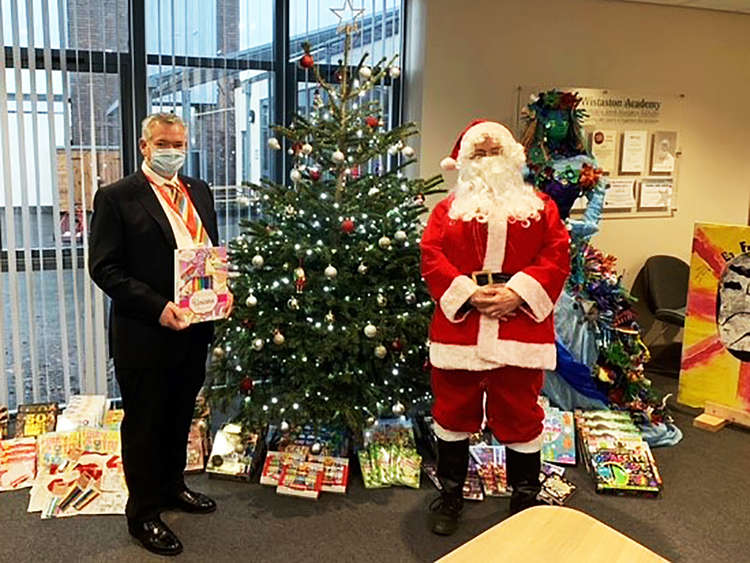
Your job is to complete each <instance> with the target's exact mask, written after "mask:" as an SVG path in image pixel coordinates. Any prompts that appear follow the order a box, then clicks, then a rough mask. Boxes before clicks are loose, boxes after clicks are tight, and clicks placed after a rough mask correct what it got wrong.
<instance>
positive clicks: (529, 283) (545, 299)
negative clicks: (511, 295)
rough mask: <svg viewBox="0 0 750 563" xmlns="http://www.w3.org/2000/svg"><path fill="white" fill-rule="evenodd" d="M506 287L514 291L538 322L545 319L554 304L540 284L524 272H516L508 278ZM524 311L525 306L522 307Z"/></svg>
mask: <svg viewBox="0 0 750 563" xmlns="http://www.w3.org/2000/svg"><path fill="white" fill-rule="evenodd" d="M507 287H508V288H510V289H512V290H513V291H515V292H516V293H517V294H518V295H519V297H521V299H523V300H524V301H525V302H526V305H528V310H529V311H530V312H531V315H530V316H531V318H532V319H534V320H535V321H536V322H538V323H540V322H542V321H543V320H544V319H546V318H547V317H548V316H549V315H550V313H552V310H553V309H554V308H555V304H554V303H553V302H552V300H551V299H550V298H549V295H547V292H546V291H545V289H544V287H543V286H542V284H540V283H539V282H538V281H536V280H535V279H534V278H533V277H532V276H530V275H529V274H527V273H525V272H516V273H515V274H513V276H512V277H511V278H510V280H508V283H507ZM524 311H526V308H524Z"/></svg>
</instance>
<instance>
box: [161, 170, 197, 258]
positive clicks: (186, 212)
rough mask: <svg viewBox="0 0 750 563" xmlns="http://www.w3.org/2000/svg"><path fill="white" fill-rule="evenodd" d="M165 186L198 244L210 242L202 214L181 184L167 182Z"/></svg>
mask: <svg viewBox="0 0 750 563" xmlns="http://www.w3.org/2000/svg"><path fill="white" fill-rule="evenodd" d="M164 187H166V188H167V189H168V191H169V195H170V197H171V198H172V203H174V205H175V207H176V208H177V209H178V210H179V212H180V217H181V218H182V221H183V223H185V226H186V227H187V229H188V231H189V232H190V236H192V237H193V241H194V242H195V243H196V244H198V245H204V244H207V243H208V233H207V232H206V229H204V228H203V222H202V221H201V218H200V215H198V212H197V211H196V210H195V207H194V206H193V203H192V202H191V201H190V198H188V197H187V195H186V194H185V192H184V190H183V188H182V186H181V185H180V184H175V183H172V182H165V184H164Z"/></svg>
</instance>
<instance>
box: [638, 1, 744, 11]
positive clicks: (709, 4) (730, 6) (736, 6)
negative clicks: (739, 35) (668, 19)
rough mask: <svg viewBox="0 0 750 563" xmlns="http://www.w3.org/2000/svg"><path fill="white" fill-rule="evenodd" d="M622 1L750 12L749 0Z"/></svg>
mask: <svg viewBox="0 0 750 563" xmlns="http://www.w3.org/2000/svg"><path fill="white" fill-rule="evenodd" d="M623 1H624V2H646V3H648V4H664V5H667V6H680V7H683V8H700V9H702V10H722V11H725V12H738V13H742V14H750V0H623Z"/></svg>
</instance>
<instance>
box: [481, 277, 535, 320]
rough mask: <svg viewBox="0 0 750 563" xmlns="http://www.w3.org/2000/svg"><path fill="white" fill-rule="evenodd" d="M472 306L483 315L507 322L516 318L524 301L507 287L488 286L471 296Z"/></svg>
mask: <svg viewBox="0 0 750 563" xmlns="http://www.w3.org/2000/svg"><path fill="white" fill-rule="evenodd" d="M470 301H471V304H472V305H473V306H474V308H475V309H476V310H477V311H479V312H480V313H481V314H482V315H486V316H488V317H491V318H493V319H500V320H501V321H506V320H508V319H510V318H512V317H515V316H516V314H517V313H516V310H517V309H518V308H519V307H520V306H521V304H522V303H523V299H521V297H520V296H519V295H518V294H517V293H516V292H515V291H513V290H512V289H509V288H508V287H506V286H505V285H486V286H484V287H480V288H479V289H477V290H476V291H475V292H474V295H472V296H471V300H470Z"/></svg>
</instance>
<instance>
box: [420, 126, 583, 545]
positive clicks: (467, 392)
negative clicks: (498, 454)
mask: <svg viewBox="0 0 750 563" xmlns="http://www.w3.org/2000/svg"><path fill="white" fill-rule="evenodd" d="M524 164H525V154H524V149H523V147H522V146H521V145H520V144H519V143H518V142H517V141H516V140H515V139H514V138H513V136H512V135H511V133H510V131H508V129H506V128H505V127H504V126H503V125H501V124H499V123H495V122H490V121H475V122H473V123H471V124H470V125H469V127H467V128H466V129H465V130H464V131H463V132H462V133H461V135H460V136H459V138H458V140H457V142H456V144H455V146H454V148H453V152H452V154H451V157H450V158H447V159H445V160H444V161H443V163H442V166H443V168H446V169H449V168H457V169H458V171H459V174H458V181H457V183H456V186H455V188H454V189H453V190H452V193H451V194H450V195H449V196H448V197H447V198H445V199H444V200H443V201H441V202H440V203H439V204H438V205H437V206H436V207H435V208H434V210H433V211H432V214H431V215H430V219H429V222H428V224H427V228H426V229H425V232H424V235H423V237H422V243H421V249H422V275H423V277H424V279H425V281H426V282H427V286H428V288H429V291H430V293H431V295H432V297H433V298H434V299H435V301H436V302H437V304H438V306H437V307H436V308H435V313H434V316H433V319H432V324H431V327H430V362H431V364H432V390H433V395H434V398H435V402H434V405H433V419H434V431H435V434H436V436H437V438H438V477H439V479H440V482H441V484H442V486H443V490H442V493H441V497H440V498H439V499H436V501H437V502H436V503H433V506H432V510H433V515H434V518H433V526H432V529H433V532H435V533H438V534H444V535H447V534H451V533H453V532H454V531H455V529H456V527H457V525H458V518H459V516H460V513H461V510H462V507H463V495H462V490H463V485H464V481H465V479H466V471H467V465H468V458H469V439H468V438H469V436H470V435H471V434H472V433H474V432H477V431H478V430H480V428H481V426H482V424H483V422H485V421H486V425H487V427H488V428H489V429H490V430H491V431H492V433H493V434H494V435H495V437H496V438H497V439H498V440H499V441H500V442H501V443H503V444H505V446H506V452H507V455H506V459H507V475H508V482H509V484H510V485H511V486H512V488H513V493H512V497H511V504H510V506H511V513H515V512H518V511H519V510H522V509H524V508H527V507H529V506H532V505H533V504H535V501H536V495H537V494H538V492H539V490H540V485H539V470H540V463H541V461H540V449H541V442H542V427H543V418H544V412H543V410H542V408H541V407H540V406H539V405H538V404H537V399H538V395H539V392H540V390H541V388H542V384H543V378H544V372H543V370H545V369H554V368H555V363H556V352H555V334H554V320H553V309H554V304H555V302H556V301H557V298H558V296H559V295H560V293H561V291H562V289H563V285H564V283H565V280H566V278H567V276H568V274H569V244H570V243H569V237H568V232H567V230H566V228H565V226H564V225H563V223H562V221H561V220H560V216H559V214H558V211H557V207H556V205H555V203H554V202H553V201H552V200H551V199H550V198H548V197H547V196H546V195H544V194H542V193H540V192H537V191H535V189H534V188H533V187H532V186H531V185H529V184H526V183H525V182H524V180H523V175H522V169H523V166H524Z"/></svg>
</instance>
